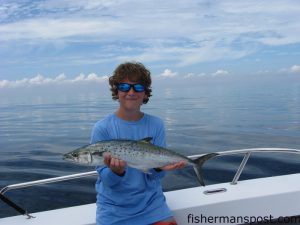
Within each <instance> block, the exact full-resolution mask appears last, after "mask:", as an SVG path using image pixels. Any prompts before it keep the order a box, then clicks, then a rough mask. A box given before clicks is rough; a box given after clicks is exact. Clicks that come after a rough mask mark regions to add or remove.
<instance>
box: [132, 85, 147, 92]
mask: <svg viewBox="0 0 300 225" xmlns="http://www.w3.org/2000/svg"><path fill="white" fill-rule="evenodd" d="M133 89H134V90H135V91H136V92H143V91H145V87H144V86H143V85H141V84H134V85H133Z"/></svg>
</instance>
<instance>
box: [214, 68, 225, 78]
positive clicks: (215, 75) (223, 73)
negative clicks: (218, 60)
mask: <svg viewBox="0 0 300 225" xmlns="http://www.w3.org/2000/svg"><path fill="white" fill-rule="evenodd" d="M227 74H229V72H228V71H227V70H221V69H220V70H217V71H216V72H214V73H212V74H211V75H212V76H213V77H217V76H224V75H227Z"/></svg>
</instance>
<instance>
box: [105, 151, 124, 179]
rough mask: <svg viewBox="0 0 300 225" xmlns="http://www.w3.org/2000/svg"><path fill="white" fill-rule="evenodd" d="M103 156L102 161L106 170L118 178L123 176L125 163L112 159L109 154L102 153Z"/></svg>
mask: <svg viewBox="0 0 300 225" xmlns="http://www.w3.org/2000/svg"><path fill="white" fill-rule="evenodd" d="M103 156H104V160H103V161H104V163H105V165H106V166H107V167H108V168H110V169H111V170H112V171H113V172H114V173H116V174H117V175H119V176H123V175H124V173H125V166H126V162H125V161H123V160H121V159H117V158H113V157H111V155H110V154H109V153H104V155H103Z"/></svg>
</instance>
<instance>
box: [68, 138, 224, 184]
mask: <svg viewBox="0 0 300 225" xmlns="http://www.w3.org/2000/svg"><path fill="white" fill-rule="evenodd" d="M151 140H152V138H151V137H148V138H144V139H142V140H139V141H133V140H122V139H118V140H108V141H99V142H97V143H95V144H90V145H86V146H83V147H81V148H78V149H76V150H74V151H71V152H69V153H66V154H64V157H63V158H64V159H65V160H67V161H73V162H76V163H79V164H83V165H93V166H101V165H104V162H103V154H104V153H110V154H111V157H113V158H118V159H121V160H124V161H125V162H126V164H127V166H130V167H133V168H136V169H139V170H141V171H143V172H145V173H149V169H152V168H160V167H163V166H166V165H170V164H173V163H177V162H181V161H184V162H185V163H186V164H187V165H191V166H193V168H194V170H195V172H196V175H197V179H198V181H199V183H200V185H202V186H204V185H205V184H204V180H203V175H202V165H203V164H204V162H205V161H207V160H208V159H210V158H212V157H215V156H217V155H218V154H217V153H209V154H205V155H203V156H200V157H199V158H197V159H194V160H192V159H189V158H188V157H186V156H184V155H181V154H179V153H177V152H174V151H172V150H169V149H166V148H162V147H159V146H156V145H153V144H151V143H150V141H151Z"/></svg>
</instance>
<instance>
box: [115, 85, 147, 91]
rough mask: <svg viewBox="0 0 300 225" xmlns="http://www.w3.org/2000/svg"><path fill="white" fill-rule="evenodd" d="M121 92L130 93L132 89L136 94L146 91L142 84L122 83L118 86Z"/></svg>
mask: <svg viewBox="0 0 300 225" xmlns="http://www.w3.org/2000/svg"><path fill="white" fill-rule="evenodd" d="M117 88H118V90H119V91H122V92H128V91H129V90H130V89H131V88H133V90H134V91H135V92H143V91H145V86H144V85H142V84H128V83H120V84H118V85H117Z"/></svg>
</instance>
